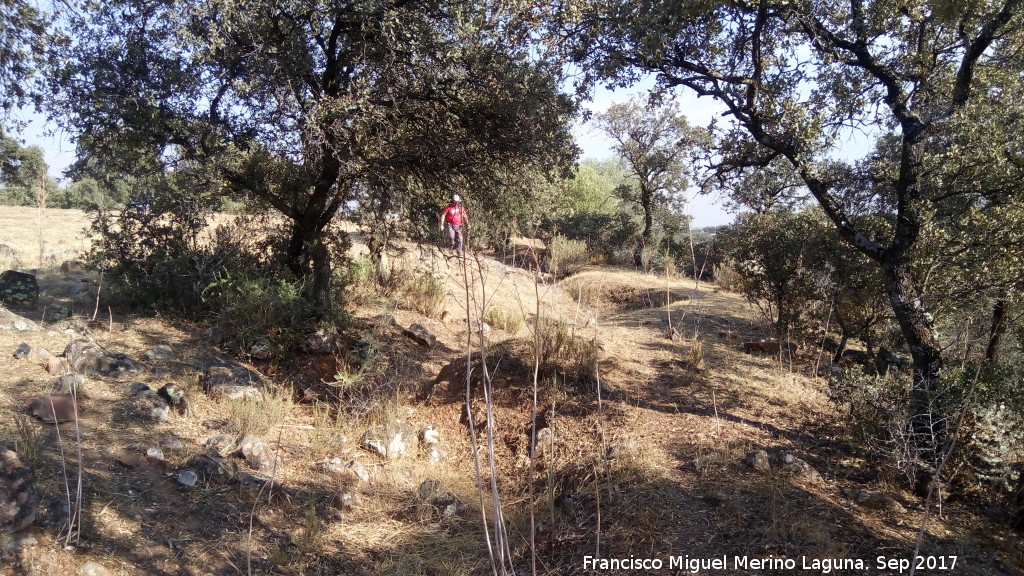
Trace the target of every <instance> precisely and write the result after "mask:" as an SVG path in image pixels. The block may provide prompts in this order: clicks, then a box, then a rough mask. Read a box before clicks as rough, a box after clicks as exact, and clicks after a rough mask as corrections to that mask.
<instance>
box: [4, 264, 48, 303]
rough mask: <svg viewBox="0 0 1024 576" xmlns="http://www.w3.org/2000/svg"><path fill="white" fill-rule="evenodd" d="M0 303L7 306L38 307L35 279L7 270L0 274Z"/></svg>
mask: <svg viewBox="0 0 1024 576" xmlns="http://www.w3.org/2000/svg"><path fill="white" fill-rule="evenodd" d="M0 302H3V303H4V304H5V305H7V306H22V307H30V308H35V307H36V306H38V305H39V283H38V282H36V277H35V276H33V275H32V274H29V273H27V272H18V271H17V270H8V271H6V272H4V273H3V274H0Z"/></svg>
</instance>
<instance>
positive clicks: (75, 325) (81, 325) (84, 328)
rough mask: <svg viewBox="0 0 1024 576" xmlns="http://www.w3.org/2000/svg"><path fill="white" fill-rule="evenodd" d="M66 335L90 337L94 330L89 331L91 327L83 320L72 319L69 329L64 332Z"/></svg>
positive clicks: (69, 322)
mask: <svg viewBox="0 0 1024 576" xmlns="http://www.w3.org/2000/svg"><path fill="white" fill-rule="evenodd" d="M64 333H65V334H74V335H77V336H84V337H88V336H90V335H92V330H90V329H89V326H88V325H87V324H86V323H85V321H84V320H82V319H81V318H72V319H71V320H69V321H68V327H67V328H66V329H65V330H64Z"/></svg>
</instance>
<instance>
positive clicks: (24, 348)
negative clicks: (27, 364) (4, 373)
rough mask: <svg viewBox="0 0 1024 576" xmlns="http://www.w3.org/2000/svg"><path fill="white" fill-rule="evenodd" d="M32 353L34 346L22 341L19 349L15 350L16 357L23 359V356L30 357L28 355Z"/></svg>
mask: <svg viewBox="0 0 1024 576" xmlns="http://www.w3.org/2000/svg"><path fill="white" fill-rule="evenodd" d="M31 353H32V347H31V346H29V345H28V344H26V343H25V342H22V343H21V344H18V349H17V350H15V351H14V359H15V360H21V359H23V358H26V357H28V355H29V354H31Z"/></svg>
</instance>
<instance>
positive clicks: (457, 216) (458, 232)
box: [441, 194, 469, 257]
mask: <svg viewBox="0 0 1024 576" xmlns="http://www.w3.org/2000/svg"><path fill="white" fill-rule="evenodd" d="M441 225H442V226H443V227H447V228H448V240H449V241H450V242H451V247H452V250H453V251H455V253H456V254H458V255H459V256H460V257H461V256H462V245H463V233H462V232H463V227H466V228H468V227H469V218H468V217H467V215H466V209H465V208H464V207H463V206H462V198H460V197H459V195H458V194H452V201H451V202H449V203H448V205H447V206H445V207H444V210H443V211H442V212H441Z"/></svg>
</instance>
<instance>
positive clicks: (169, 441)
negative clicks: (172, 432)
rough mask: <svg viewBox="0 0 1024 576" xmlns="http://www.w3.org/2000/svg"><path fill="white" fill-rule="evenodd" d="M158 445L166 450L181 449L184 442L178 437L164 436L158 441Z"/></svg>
mask: <svg viewBox="0 0 1024 576" xmlns="http://www.w3.org/2000/svg"><path fill="white" fill-rule="evenodd" d="M160 446H162V447H164V448H166V449H167V450H181V449H182V448H184V444H182V443H181V440H180V439H179V438H173V437H172V438H164V439H163V440H161V441H160Z"/></svg>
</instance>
